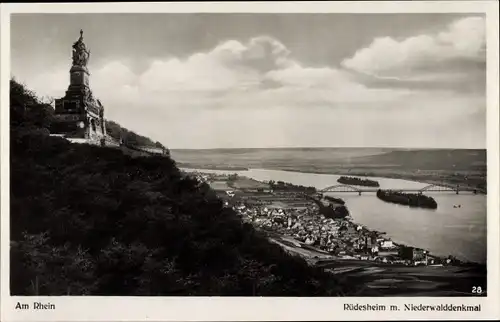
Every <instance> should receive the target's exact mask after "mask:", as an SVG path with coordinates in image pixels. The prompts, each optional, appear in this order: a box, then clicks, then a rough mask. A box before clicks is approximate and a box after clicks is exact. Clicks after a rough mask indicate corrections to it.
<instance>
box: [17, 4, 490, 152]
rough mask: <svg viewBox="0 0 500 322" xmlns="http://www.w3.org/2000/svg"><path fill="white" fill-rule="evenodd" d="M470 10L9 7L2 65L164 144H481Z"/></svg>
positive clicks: (479, 78) (482, 60)
mask: <svg viewBox="0 0 500 322" xmlns="http://www.w3.org/2000/svg"><path fill="white" fill-rule="evenodd" d="M485 28H486V26H485V18H484V15H481V14H465V13H464V14H449V13H442V14H437V13H434V14H424V13H422V14H420V13H419V14H348V13H338V14H333V13H332V14H330V13H325V14H312V13H311V14H309V13H308V14H305V13H304V14H275V13H273V14H253V13H245V14H244V13H228V14H218V13H204V14H199V13H175V14H173V13H170V14H168V13H155V14H150V13H148V14H140V13H137V14H136V13H134V14H111V13H110V14H95V13H92V14H90V13H89V14H80V13H78V14H77V13H75V14H13V15H12V16H11V67H12V68H11V73H12V74H11V75H12V76H14V77H15V78H16V79H18V80H20V81H21V82H23V83H25V84H26V85H27V86H28V87H29V88H30V89H33V90H34V91H35V92H36V93H37V94H38V95H41V96H49V97H55V98H59V97H62V96H64V93H65V91H66V89H67V87H68V85H69V69H70V67H71V66H70V65H71V46H72V44H73V42H74V41H76V40H77V39H78V37H79V35H80V34H79V31H80V29H83V31H84V41H85V43H86V44H87V46H88V47H89V48H90V50H91V57H90V60H89V70H90V73H91V76H90V87H91V89H92V90H93V92H94V96H95V97H96V98H99V99H100V100H101V102H102V103H103V105H104V108H105V118H106V119H109V120H113V121H116V122H118V123H120V124H121V125H122V126H124V127H126V128H128V129H130V130H133V131H134V132H136V133H139V134H141V135H144V136H148V137H150V138H151V139H153V140H154V141H160V142H161V143H163V144H164V145H165V146H167V147H169V148H170V149H216V148H217V149H218V148H273V147H288V146H289V147H365V146H366V147H387V148H394V147H402V148H415V149H423V148H444V149H456V148H458V149H485V148H486V89H485V87H486V37H485Z"/></svg>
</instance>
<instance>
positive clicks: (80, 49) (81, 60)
mask: <svg viewBox="0 0 500 322" xmlns="http://www.w3.org/2000/svg"><path fill="white" fill-rule="evenodd" d="M89 58H90V50H87V46H85V43H84V42H83V30H80V38H79V39H78V40H77V41H76V42H75V43H74V44H73V66H82V67H86V66H87V63H88V61H89Z"/></svg>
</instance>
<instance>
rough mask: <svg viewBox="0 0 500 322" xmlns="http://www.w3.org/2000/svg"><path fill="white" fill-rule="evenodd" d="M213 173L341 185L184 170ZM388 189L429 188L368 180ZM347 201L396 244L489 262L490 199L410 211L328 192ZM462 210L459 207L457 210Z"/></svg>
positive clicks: (446, 198) (305, 181)
mask: <svg viewBox="0 0 500 322" xmlns="http://www.w3.org/2000/svg"><path fill="white" fill-rule="evenodd" d="M183 170H184V171H188V172H190V171H199V172H206V173H208V172H210V173H221V174H222V173H226V174H231V173H238V174H239V175H242V176H247V177H249V178H253V179H255V180H259V181H269V180H275V181H284V182H290V183H293V184H297V185H304V186H314V187H316V188H317V189H323V188H325V187H328V186H332V185H336V184H338V183H337V179H338V178H339V176H338V175H332V174H315V173H301V172H292V171H280V170H264V169H249V170H245V171H225V170H206V169H187V168H185V169H183ZM368 179H372V180H376V181H378V182H379V184H380V188H382V189H410V188H417V189H420V188H423V187H425V186H427V185H428V184H427V183H422V182H415V181H408V180H401V179H388V178H376V177H368ZM328 194H329V195H334V196H338V197H340V198H342V199H344V200H345V201H346V206H347V207H348V209H349V212H350V213H351V217H352V218H353V221H355V222H357V223H360V224H362V225H365V226H366V227H369V228H370V229H375V230H379V231H384V232H386V233H387V236H388V237H390V238H391V239H392V240H393V241H394V242H399V243H403V244H407V245H412V246H415V247H420V248H424V249H427V250H429V251H430V252H431V253H432V254H434V255H441V256H446V255H453V256H455V257H457V258H459V259H461V260H467V261H473V262H477V263H485V262H486V244H487V243H486V234H487V230H486V217H487V216H486V203H487V202H486V196H485V195H479V194H478V195H474V194H472V193H467V192H465V193H462V194H459V195H456V194H455V193H453V192H428V193H427V194H428V195H430V196H432V197H433V198H434V199H435V200H436V202H437V203H438V208H437V209H435V210H431V209H422V208H410V207H407V206H402V205H397V204H392V203H387V202H383V201H381V200H379V199H378V198H377V197H376V196H375V193H363V194H362V195H361V196H359V195H358V194H357V193H328ZM458 204H459V205H461V208H453V206H454V205H458Z"/></svg>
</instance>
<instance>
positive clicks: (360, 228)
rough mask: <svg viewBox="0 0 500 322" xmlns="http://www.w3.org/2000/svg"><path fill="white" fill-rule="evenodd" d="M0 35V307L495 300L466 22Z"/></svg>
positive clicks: (480, 17)
mask: <svg viewBox="0 0 500 322" xmlns="http://www.w3.org/2000/svg"><path fill="white" fill-rule="evenodd" d="M497 24H498V22H497ZM9 34H10V44H9V50H10V61H9V65H10V68H9V75H8V76H6V75H3V76H2V77H4V78H5V79H3V80H2V81H4V80H5V82H8V84H9V85H8V86H9V88H8V97H9V98H8V102H9V106H8V107H7V106H4V105H3V104H2V110H3V109H6V108H8V110H9V111H8V115H9V119H8V120H4V119H2V127H7V128H8V130H5V131H4V130H2V134H4V133H6V132H8V135H9V136H8V137H9V139H8V142H6V144H8V145H9V148H8V151H9V157H8V159H5V156H4V155H2V166H4V163H5V162H8V163H9V168H8V169H9V172H8V173H7V175H8V179H9V181H8V185H7V186H5V182H3V181H4V179H5V173H4V172H2V190H3V189H8V190H9V192H8V195H7V196H8V200H4V199H2V203H4V202H5V201H7V202H8V203H9V208H8V209H9V213H4V208H2V217H4V216H8V217H9V228H8V229H7V228H3V231H5V230H8V233H9V235H8V236H9V237H8V238H9V240H8V241H7V243H9V247H8V252H9V254H8V257H9V262H8V263H9V264H8V267H7V269H8V270H9V279H8V280H7V281H5V282H6V283H7V284H8V285H4V284H3V282H4V281H2V284H3V285H2V287H3V288H4V287H8V289H9V291H8V293H9V295H10V296H20V297H33V298H35V297H46V296H50V297H52V296H54V297H59V296H66V297H80V296H119V297H200V296H201V297H207V296H209V297H228V298H229V297H304V298H305V297H342V298H346V297H347V298H349V297H352V298H368V297H426V298H427V297H441V298H446V297H454V298H458V297H462V298H463V297H465V298H476V299H481V298H485V297H488V296H489V295H494V294H497V292H498V290H496V289H495V290H493V289H489V287H488V286H491V285H494V286H493V287H498V283H497V282H495V284H491V283H489V279H488V278H487V277H488V271H489V270H488V269H487V267H488V263H489V261H490V258H489V256H488V254H489V253H488V248H489V247H498V245H496V246H495V245H488V240H489V239H488V230H489V229H490V227H489V225H490V222H489V221H488V220H487V219H488V213H490V212H491V211H492V212H493V213H494V215H495V216H498V209H490V208H489V204H490V203H489V199H488V198H489V197H491V196H490V195H489V192H490V191H493V193H494V192H495V191H497V192H498V190H495V189H497V188H496V186H495V187H493V188H492V187H491V186H490V185H491V184H494V185H497V180H498V178H494V179H491V177H490V171H492V170H491V168H490V167H488V159H489V158H490V157H491V155H490V153H492V155H493V157H494V158H495V160H496V158H497V155H498V146H497V147H496V148H494V150H490V149H491V147H490V146H489V145H488V139H487V136H488V124H487V123H488V117H487V115H488V114H487V112H488V99H487V50H488V46H489V44H487V19H486V14H485V13H484V12H413V13H405V12H401V13H397V12H390V13H369V12H363V13H356V12H353V13H348V12H289V13H288V12H284V13H280V12H269V13H266V12H251V11H248V12H196V11H194V12H160V11H159V12H144V13H141V12H102V13H101V12H74V13H37V12H30V13H12V14H10V32H9ZM496 59H498V56H497V57H496ZM2 73H4V71H2ZM7 78H8V79H7ZM3 89H6V86H5V83H4V87H3ZM6 94H7V93H5V92H2V96H4V95H6ZM2 102H4V101H2ZM496 108H497V109H498V106H497V107H496ZM2 115H6V114H2ZM497 126H498V125H497ZM2 142H5V141H2ZM492 142H493V141H492ZM497 170H498V169H494V170H493V171H497ZM494 173H495V174H496V176H498V174H497V172H494ZM489 188H490V191H488V190H489ZM491 189H493V190H491ZM497 197H498V196H497ZM493 204H496V203H493ZM2 206H3V205H2ZM496 222H498V221H496ZM497 229H498V227H497ZM497 231H498V230H497ZM2 237H3V236H2ZM495 238H497V237H495ZM495 240H497V239H495ZM5 255H7V254H5ZM3 256H4V254H3V253H2V257H3ZM494 260H495V261H496V258H495V259H494ZM3 268H5V266H4V267H3ZM269 300H271V298H270V299H269ZM11 302H12V303H17V304H16V305H17V306H19V307H17V306H16V307H15V308H10V309H13V310H14V309H17V310H23V309H43V310H51V309H54V308H55V305H54V304H51V303H50V301H45V302H43V301H40V302H34V301H31V300H29V301H28V302H26V303H28V304H23V303H24V302H15V301H14V302H13V301H12V300H11ZM352 303H353V305H354V303H355V302H352ZM439 303H444V302H439ZM450 303H451V302H450ZM464 303H469V304H464V305H458V306H457V308H456V309H453V311H468V312H463V314H471V312H472V311H480V310H481V305H480V304H479V305H478V304H477V303H480V302H464ZM33 305H34V306H35V307H33ZM52 305H53V306H54V307H52ZM439 305H448V304H446V303H445V304H439ZM449 305H451V304H449ZM436 306H438V304H436ZM344 310H349V306H347V307H346V306H345V305H344ZM436 310H438V311H439V309H436ZM441 310H446V309H445V308H444V306H443V307H441ZM450 310H451V309H450Z"/></svg>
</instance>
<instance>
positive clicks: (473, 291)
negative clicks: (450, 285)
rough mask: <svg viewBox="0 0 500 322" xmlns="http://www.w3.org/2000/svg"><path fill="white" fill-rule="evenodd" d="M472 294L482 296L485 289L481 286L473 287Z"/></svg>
mask: <svg viewBox="0 0 500 322" xmlns="http://www.w3.org/2000/svg"><path fill="white" fill-rule="evenodd" d="M472 293H473V294H481V293H483V289H482V288H481V286H473V287H472Z"/></svg>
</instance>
